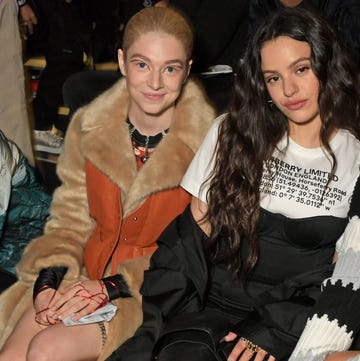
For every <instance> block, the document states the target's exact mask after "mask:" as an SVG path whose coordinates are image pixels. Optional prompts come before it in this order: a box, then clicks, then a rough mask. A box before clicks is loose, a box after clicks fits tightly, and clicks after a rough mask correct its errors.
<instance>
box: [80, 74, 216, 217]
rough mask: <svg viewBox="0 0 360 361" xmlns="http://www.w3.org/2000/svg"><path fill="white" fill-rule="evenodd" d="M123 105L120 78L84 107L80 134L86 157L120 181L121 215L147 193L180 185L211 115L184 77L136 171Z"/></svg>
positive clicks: (125, 96) (123, 86)
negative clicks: (163, 130) (160, 133)
mask: <svg viewBox="0 0 360 361" xmlns="http://www.w3.org/2000/svg"><path fill="white" fill-rule="evenodd" d="M127 108H128V92H127V89H126V81H125V79H120V80H119V81H118V82H117V83H116V84H115V85H114V86H112V87H111V88H110V89H109V90H108V91H106V92H105V93H103V94H102V95H100V96H99V97H98V98H96V99H95V100H94V101H93V102H92V103H90V104H89V105H88V106H87V107H86V108H85V109H84V111H83V113H82V118H81V137H80V139H81V144H80V147H81V149H82V151H83V154H85V156H86V158H87V159H88V160H89V161H90V162H92V163H93V164H94V165H95V166H96V167H97V168H99V169H100V170H101V171H102V172H103V173H104V174H106V175H107V176H108V177H109V178H110V179H111V180H112V181H113V182H114V183H115V184H117V185H118V186H119V187H120V189H121V192H122V203H123V210H124V215H126V214H129V213H131V211H133V210H134V209H136V208H137V207H138V206H139V205H140V204H141V203H142V202H143V201H144V200H145V199H146V198H147V197H148V196H149V195H151V194H153V193H156V192H159V191H161V190H164V189H172V188H175V187H177V186H178V185H179V183H180V181H181V179H182V177H183V175H184V173H185V171H186V169H187V167H188V165H189V163H190V161H191V159H192V158H193V156H194V153H195V152H196V150H197V148H198V147H199V145H200V144H201V142H202V140H203V138H204V136H205V134H206V132H207V130H208V129H209V127H210V125H211V122H212V120H213V119H214V117H215V113H214V110H213V107H212V106H211V105H210V103H209V101H208V100H207V98H206V97H205V92H204V90H203V88H202V87H201V86H200V85H199V84H198V83H197V82H196V81H195V80H188V82H187V84H186V85H185V86H184V89H183V92H182V94H181V96H180V98H179V100H178V102H177V106H176V110H175V114H174V120H173V122H172V125H171V127H170V131H169V133H168V134H167V136H166V137H165V138H164V139H163V140H162V141H161V142H160V144H159V145H158V146H157V147H156V149H155V151H154V153H153V154H152V155H151V157H150V159H149V161H148V162H147V163H146V164H145V165H144V166H143V168H142V169H141V171H139V172H138V171H137V168H136V162H135V157H134V154H133V149H132V145H131V142H130V137H129V135H128V134H129V129H128V124H127V123H126V117H127ZM173 164H176V167H172V165H173Z"/></svg>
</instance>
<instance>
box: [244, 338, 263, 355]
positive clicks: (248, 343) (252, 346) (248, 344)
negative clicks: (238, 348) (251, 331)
mask: <svg viewBox="0 0 360 361" xmlns="http://www.w3.org/2000/svg"><path fill="white" fill-rule="evenodd" d="M240 340H241V341H243V342H245V345H246V348H247V349H248V350H249V351H251V352H252V353H256V352H258V351H259V348H260V347H259V346H258V345H256V344H255V343H252V342H251V341H249V340H248V339H246V338H244V337H241V338H240Z"/></svg>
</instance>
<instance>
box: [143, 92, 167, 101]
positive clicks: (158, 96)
mask: <svg viewBox="0 0 360 361" xmlns="http://www.w3.org/2000/svg"><path fill="white" fill-rule="evenodd" d="M163 96H164V94H152V93H144V97H145V98H146V99H149V100H160V99H162V98H163Z"/></svg>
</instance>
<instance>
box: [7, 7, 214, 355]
mask: <svg viewBox="0 0 360 361" xmlns="http://www.w3.org/2000/svg"><path fill="white" fill-rule="evenodd" d="M192 48H193V33H192V29H191V27H190V25H189V23H188V22H187V20H186V19H185V18H184V17H183V16H182V15H181V14H180V13H179V12H177V11H175V10H173V9H170V8H160V7H150V8H146V9H143V10H141V11H140V12H138V13H137V14H135V15H134V16H133V17H132V18H131V19H130V21H129V22H128V24H127V27H126V29H125V34H124V41H123V47H122V50H119V67H120V69H121V73H122V75H123V78H122V79H120V80H119V81H118V82H117V83H116V84H115V85H114V86H113V87H111V88H110V89H109V90H108V91H106V92H105V93H103V94H102V95H101V96H100V97H98V98H97V99H95V100H94V101H93V102H91V103H90V104H89V105H88V106H86V107H83V108H81V109H80V110H79V111H78V112H77V113H76V114H75V115H74V117H73V119H72V121H71V124H70V126H69V129H68V131H67V134H66V137H65V142H64V149H63V151H62V153H61V155H60V156H59V159H58V166H57V173H58V175H59V178H60V180H61V182H62V184H61V186H60V187H59V188H58V189H57V190H55V192H54V196H53V201H52V204H51V212H50V213H51V215H50V220H49V221H48V222H47V223H46V226H45V232H44V235H43V236H42V237H39V238H37V239H34V240H33V241H32V242H31V243H30V245H29V246H28V247H27V248H26V250H25V252H24V255H23V257H22V258H21V260H20V262H19V264H18V265H17V275H18V277H19V282H17V283H16V284H15V285H13V286H12V287H10V288H9V289H7V290H6V292H4V293H3V294H2V295H1V296H0V304H1V309H0V323H1V325H0V330H1V331H0V338H1V340H0V343H1V346H2V348H1V351H0V360H1V361H5V360H11V361H16V360H24V359H25V358H27V359H28V360H29V359H30V360H31V359H37V358H38V357H40V356H39V355H41V358H42V359H49V360H50V359H51V360H52V361H56V360H59V361H63V360H68V361H70V360H85V359H86V360H96V359H98V358H99V357H100V359H103V358H104V357H105V356H106V355H109V354H110V353H111V352H112V351H113V350H114V348H116V347H118V346H119V345H120V344H121V343H122V342H123V341H124V340H125V339H127V338H128V337H130V336H131V335H132V334H133V332H134V331H135V329H136V328H137V327H138V325H139V324H140V322H141V319H140V318H139V317H137V316H136V315H141V312H140V309H141V305H140V303H139V302H138V301H137V300H136V297H135V296H136V294H137V293H138V291H137V292H136V291H135V292H133V293H132V294H130V293H129V290H128V286H127V282H126V281H125V280H126V279H127V275H126V273H125V272H122V271H121V270H119V269H118V266H119V265H120V264H121V263H122V262H125V261H126V260H131V259H134V260H136V258H138V257H140V256H144V255H148V256H150V255H151V254H152V253H153V252H154V250H155V249H156V248H157V244H156V240H157V238H158V237H159V235H160V234H161V232H162V231H163V229H164V228H165V227H166V226H167V225H168V224H169V223H170V222H171V221H172V220H173V219H174V218H175V217H176V216H177V215H179V214H180V213H181V212H182V211H183V210H184V209H185V207H186V206H187V205H188V204H189V202H190V198H191V197H190V195H189V194H188V193H187V192H186V191H184V190H183V189H182V188H181V187H180V185H179V184H180V181H181V179H182V177H183V175H184V172H185V171H186V169H187V167H188V165H189V163H190V161H191V160H192V158H193V156H194V154H195V152H196V151H197V149H198V146H199V145H200V144H201V142H202V140H203V138H204V136H205V134H206V132H207V131H208V129H209V127H210V126H211V124H212V121H213V117H214V114H215V112H214V110H213V107H212V105H211V104H210V102H209V101H208V99H207V98H206V96H205V93H204V90H203V89H202V87H201V86H200V85H199V84H198V83H197V82H196V81H194V80H191V79H188V75H189V72H190V67H191V64H192V60H191V57H192ZM129 262H130V261H129ZM134 262H135V261H134ZM144 267H145V265H142V264H140V265H137V271H136V272H135V274H136V277H137V278H139V279H141V278H142V275H143V271H144ZM130 296H134V297H130ZM109 301H111V302H112V303H113V304H109ZM114 304H115V305H117V312H116V314H115V317H114V318H113V319H111V321H110V318H108V317H107V315H108V313H106V314H105V315H103V316H104V318H100V319H96V317H95V315H92V313H93V312H94V311H96V310H97V311H98V312H101V311H104V308H103V306H104V307H105V310H107V309H108V308H110V310H111V311H112V312H114ZM14 305H16V307H14ZM111 315H112V314H110V316H111ZM133 315H135V317H133ZM85 316H89V317H95V319H93V320H92V322H91V323H86V321H87V320H88V318H87V317H86V318H85V319H84V317H85ZM79 320H81V322H80V324H76V323H78V321H79ZM82 322H84V323H82ZM69 323H70V325H69ZM74 323H75V325H74ZM15 324H16V326H15ZM67 325H68V326H67ZM14 326H15V327H14Z"/></svg>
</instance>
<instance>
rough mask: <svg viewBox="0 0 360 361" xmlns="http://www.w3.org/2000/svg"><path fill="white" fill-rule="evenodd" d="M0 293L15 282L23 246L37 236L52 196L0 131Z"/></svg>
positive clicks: (14, 146)
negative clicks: (16, 267)
mask: <svg viewBox="0 0 360 361" xmlns="http://www.w3.org/2000/svg"><path fill="white" fill-rule="evenodd" d="M0 169H1V175H0V293H1V292H2V291H4V290H5V289H6V288H7V287H9V286H10V285H11V284H12V283H14V282H15V281H16V272H15V266H16V264H17V263H18V262H19V260H20V257H21V255H22V252H23V250H24V248H25V246H26V245H27V244H28V243H29V242H30V240H31V239H33V238H35V237H38V236H40V235H41V234H42V233H43V231H44V225H45V222H46V221H47V218H48V216H49V208H50V202H51V196H50V195H49V194H48V193H47V192H46V191H45V190H44V188H43V187H42V186H41V184H40V182H39V180H38V178H37V176H36V173H35V170H34V168H33V167H32V166H31V165H29V163H28V161H27V159H26V158H25V157H24V155H23V154H22V153H21V151H20V149H19V148H18V147H17V146H16V145H15V143H13V142H12V141H10V140H9V139H7V138H6V137H5V135H4V134H3V133H2V132H1V131H0Z"/></svg>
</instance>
